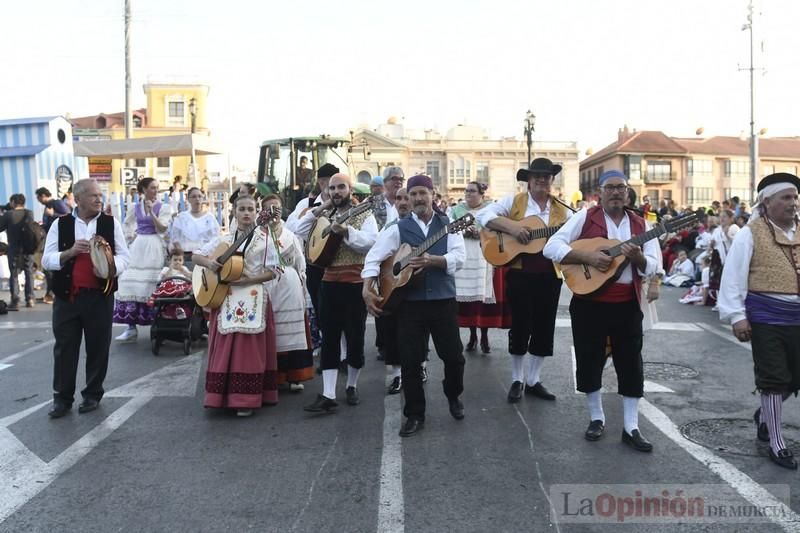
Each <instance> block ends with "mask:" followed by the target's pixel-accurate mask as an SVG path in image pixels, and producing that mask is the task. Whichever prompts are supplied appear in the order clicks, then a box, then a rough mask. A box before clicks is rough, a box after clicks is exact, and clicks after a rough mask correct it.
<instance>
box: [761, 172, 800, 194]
mask: <svg viewBox="0 0 800 533" xmlns="http://www.w3.org/2000/svg"><path fill="white" fill-rule="evenodd" d="M776 183H788V184H790V185H794V186H795V187H796V188H797V190H798V191H800V178H798V177H797V176H795V175H794V174H789V173H788V172H777V173H775V174H770V175H769V176H764V177H763V178H762V179H761V181H759V182H758V187H756V191H757V192H761V190H762V189H763V188H764V187H768V186H770V185H774V184H776Z"/></svg>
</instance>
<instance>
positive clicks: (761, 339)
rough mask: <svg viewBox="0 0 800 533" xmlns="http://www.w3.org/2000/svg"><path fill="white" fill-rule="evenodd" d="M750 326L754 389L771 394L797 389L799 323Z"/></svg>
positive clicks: (798, 384)
mask: <svg viewBox="0 0 800 533" xmlns="http://www.w3.org/2000/svg"><path fill="white" fill-rule="evenodd" d="M750 326H751V327H752V328H753V339H752V341H751V343H752V345H753V371H754V374H755V379H756V388H758V390H759V391H761V392H766V393H774V394H779V393H786V392H795V391H797V390H798V389H800V326H775V325H772V324H758V323H756V322H751V323H750Z"/></svg>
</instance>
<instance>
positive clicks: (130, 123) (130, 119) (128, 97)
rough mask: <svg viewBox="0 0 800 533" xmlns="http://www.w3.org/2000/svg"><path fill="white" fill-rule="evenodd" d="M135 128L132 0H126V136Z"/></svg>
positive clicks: (128, 136)
mask: <svg viewBox="0 0 800 533" xmlns="http://www.w3.org/2000/svg"><path fill="white" fill-rule="evenodd" d="M132 130H133V117H132V116H131V0H125V138H126V139H130V138H131V133H132Z"/></svg>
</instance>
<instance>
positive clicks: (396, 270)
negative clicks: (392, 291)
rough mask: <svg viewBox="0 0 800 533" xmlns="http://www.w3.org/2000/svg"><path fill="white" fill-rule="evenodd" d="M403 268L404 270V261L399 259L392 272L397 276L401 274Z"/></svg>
mask: <svg viewBox="0 0 800 533" xmlns="http://www.w3.org/2000/svg"><path fill="white" fill-rule="evenodd" d="M401 270H403V263H402V262H400V261H398V262H397V263H395V264H394V265H393V266H392V274H394V275H395V276H399V275H400V271H401Z"/></svg>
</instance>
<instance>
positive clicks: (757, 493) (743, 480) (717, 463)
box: [639, 398, 800, 531]
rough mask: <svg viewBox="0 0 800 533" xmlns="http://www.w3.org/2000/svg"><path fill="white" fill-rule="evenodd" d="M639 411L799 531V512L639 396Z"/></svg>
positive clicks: (737, 488)
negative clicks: (689, 437)
mask: <svg viewBox="0 0 800 533" xmlns="http://www.w3.org/2000/svg"><path fill="white" fill-rule="evenodd" d="M639 412H641V413H642V414H643V415H644V416H645V418H647V419H648V420H649V421H650V422H651V423H652V424H653V425H654V426H655V427H656V428H657V429H658V430H659V431H661V432H662V433H663V434H664V435H666V436H667V437H668V438H669V439H670V440H671V441H673V442H674V443H676V444H677V445H678V446H680V447H681V448H683V449H684V450H685V451H686V452H687V453H688V454H689V455H691V456H692V457H694V458H695V459H697V460H698V461H699V462H700V463H702V464H703V465H705V466H706V467H707V468H708V469H709V470H711V471H712V472H713V473H715V474H716V475H718V476H719V477H720V478H722V480H723V481H725V482H726V483H728V484H729V485H730V486H731V487H733V489H734V490H735V491H736V492H738V493H739V494H740V495H741V496H742V497H743V498H744V499H745V500H747V501H748V502H750V503H751V504H752V505H754V506H756V507H758V508H763V507H766V506H769V507H771V508H774V509H776V510H777V509H780V512H775V513H768V514H766V515H765V516H767V517H768V518H769V519H770V520H772V521H773V522H775V523H776V524H777V525H779V526H781V527H782V528H783V529H784V530H786V531H800V515H798V514H797V513H795V512H794V511H792V509H791V508H790V507H789V506H787V505H786V504H784V503H783V502H782V501H780V500H779V499H777V498H776V497H775V496H773V495H772V494H771V493H770V492H769V491H767V490H766V489H764V488H763V487H762V486H761V485H759V484H758V483H757V482H756V481H754V480H753V478H751V477H750V476H748V475H747V474H745V473H744V472H742V471H740V470H739V469H737V468H736V467H735V466H733V465H732V464H730V463H729V462H727V461H725V460H724V459H721V458H719V457H717V456H716V455H714V454H713V453H712V452H711V451H710V450H709V449H708V448H705V447H703V446H700V445H699V444H695V443H694V442H692V441H690V440H688V439H686V438H684V436H683V435H681V433H680V431H679V430H678V427H677V426H676V425H675V424H674V423H673V422H672V420H670V418H669V417H668V416H667V415H666V414H665V413H664V412H663V411H661V410H660V409H658V408H657V407H656V406H654V405H653V404H652V403H650V402H648V401H647V400H645V399H644V398H642V400H641V401H640V402H639Z"/></svg>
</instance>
